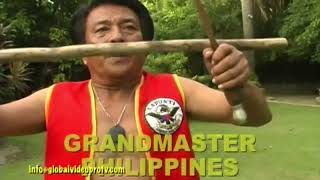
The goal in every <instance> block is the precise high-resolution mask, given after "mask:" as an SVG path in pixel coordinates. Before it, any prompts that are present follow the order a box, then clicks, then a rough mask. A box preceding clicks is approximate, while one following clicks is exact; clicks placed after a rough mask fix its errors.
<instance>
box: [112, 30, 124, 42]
mask: <svg viewBox="0 0 320 180" xmlns="http://www.w3.org/2000/svg"><path fill="white" fill-rule="evenodd" d="M109 42H111V43H117V42H124V37H123V34H122V32H121V29H120V28H119V27H114V28H113V29H112V32H111V35H110V38H109Z"/></svg>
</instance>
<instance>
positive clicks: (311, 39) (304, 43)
mask: <svg viewBox="0 0 320 180" xmlns="http://www.w3.org/2000/svg"><path fill="white" fill-rule="evenodd" d="M319 17H320V1H319V0H309V1H299V0H293V1H292V3H291V4H290V5H289V8H288V11H287V17H286V18H285V19H284V22H283V25H282V27H281V30H280V35H281V36H285V37H287V38H288V39H289V44H290V46H289V49H288V51H287V52H288V55H289V56H293V57H294V59H302V60H304V59H311V60H312V61H316V62H320V41H319V39H320V31H319V29H320V19H319Z"/></svg>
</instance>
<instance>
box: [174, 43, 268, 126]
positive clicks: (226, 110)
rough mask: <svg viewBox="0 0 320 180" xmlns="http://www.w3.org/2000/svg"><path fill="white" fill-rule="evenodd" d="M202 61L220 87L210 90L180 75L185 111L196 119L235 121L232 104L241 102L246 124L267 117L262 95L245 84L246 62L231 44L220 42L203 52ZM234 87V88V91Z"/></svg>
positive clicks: (265, 120)
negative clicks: (215, 46) (215, 47)
mask: <svg viewBox="0 0 320 180" xmlns="http://www.w3.org/2000/svg"><path fill="white" fill-rule="evenodd" d="M203 55H204V60H205V64H206V66H207V69H208V71H209V72H210V73H211V74H212V75H213V80H212V81H213V82H214V83H216V84H217V85H218V87H219V89H220V91H218V90H213V89H210V88H208V87H206V86H204V85H201V84H200V83H197V82H195V81H192V80H188V79H185V78H180V80H181V83H182V87H183V90H184V92H185V96H186V108H187V111H188V113H190V114H191V116H193V117H195V118H196V119H203V120H213V121H217V122H227V123H233V124H238V123H237V122H236V121H235V120H234V119H233V111H232V106H231V105H234V103H238V102H239V101H241V104H242V105H243V107H244V110H245V111H246V113H247V123H246V124H244V125H246V126H260V125H263V124H265V123H267V122H269V121H270V120H271V112H270V110H269V107H268V105H267V103H266V98H265V96H264V94H263V92H262V90H260V89H259V88H257V87H255V86H252V85H249V84H248V79H249V76H250V68H249V63H248V60H247V59H246V57H245V56H244V55H243V53H242V52H240V51H239V50H237V49H236V48H235V47H233V46H231V45H228V44H222V45H220V46H219V47H218V48H217V49H216V50H215V51H214V52H213V51H212V49H205V50H204V51H203ZM234 89H237V90H236V91H235V90H234Z"/></svg>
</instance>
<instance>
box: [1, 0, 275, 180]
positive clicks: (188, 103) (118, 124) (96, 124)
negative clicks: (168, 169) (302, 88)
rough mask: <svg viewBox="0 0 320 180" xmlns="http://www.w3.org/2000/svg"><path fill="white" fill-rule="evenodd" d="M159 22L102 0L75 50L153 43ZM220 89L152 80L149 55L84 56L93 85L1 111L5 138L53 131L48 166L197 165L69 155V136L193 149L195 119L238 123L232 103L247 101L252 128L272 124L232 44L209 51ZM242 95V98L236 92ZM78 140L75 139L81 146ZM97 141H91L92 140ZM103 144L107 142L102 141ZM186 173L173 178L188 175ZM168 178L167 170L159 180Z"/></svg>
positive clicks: (63, 87)
mask: <svg viewBox="0 0 320 180" xmlns="http://www.w3.org/2000/svg"><path fill="white" fill-rule="evenodd" d="M153 33H154V32H153V22H152V19H151V17H150V15H149V12H148V11H147V9H146V8H145V7H144V6H143V5H142V4H141V3H140V2H139V1H138V0H100V1H93V2H92V3H91V4H90V5H89V6H87V7H83V8H81V9H80V10H79V11H78V12H77V13H76V15H75V17H74V21H73V31H72V37H73V39H74V41H75V43H78V44H79V43H107V42H108V43H109V42H111V43H115V42H117V43H119V42H132V41H142V40H152V39H153ZM203 55H204V60H205V63H206V65H207V67H208V69H209V72H210V73H211V74H213V75H214V79H213V82H214V83H216V84H218V85H219V89H220V90H219V91H218V90H214V89H210V88H208V87H206V86H204V85H202V84H199V83H197V82H195V81H192V80H190V79H186V78H183V77H179V76H176V75H170V74H157V75H152V74H149V73H148V72H144V71H143V69H142V68H143V64H144V61H145V58H146V54H136V55H132V56H128V57H104V56H95V57H85V58H83V61H84V64H85V65H86V66H87V67H88V69H89V71H90V74H91V79H90V80H88V81H83V82H68V83H59V84H55V85H53V86H51V87H49V88H46V89H43V90H40V91H38V92H36V93H34V94H32V95H31V96H29V97H26V98H24V99H21V100H18V101H15V102H12V103H9V104H4V105H1V106H0V125H1V128H0V136H10V135H25V134H32V133H39V132H43V131H46V132H47V143H46V159H45V161H46V162H45V165H46V166H47V167H50V166H53V165H54V166H64V167H65V166H72V165H80V164H81V160H82V159H84V158H93V159H97V158H99V157H100V158H101V157H107V158H108V157H119V158H122V159H130V160H131V162H132V168H133V169H138V168H139V160H140V159H141V158H158V159H161V160H163V159H166V158H170V157H171V158H172V157H175V158H180V159H181V158H186V159H190V158H193V157H194V155H193V152H192V151H191V152H184V151H179V152H170V153H169V152H168V153H167V152H162V153H159V152H152V151H151V152H147V153H138V152H136V153H119V152H99V153H94V151H91V152H90V151H84V150H83V149H81V150H80V151H77V152H73V153H71V152H68V151H67V150H66V147H65V143H66V137H68V136H69V135H70V134H75V135H78V136H76V137H79V139H77V140H80V141H81V140H84V136H85V135H88V134H89V135H92V136H96V137H98V138H103V137H104V136H105V135H106V134H109V135H110V136H111V137H112V140H113V141H114V143H115V144H116V143H117V136H118V135H123V136H128V135H133V136H137V135H147V136H154V135H157V134H158V135H159V134H160V135H165V134H171V135H172V139H173V142H175V141H176V140H177V136H178V135H181V134H183V135H185V137H186V139H187V141H188V143H190V142H191V137H190V131H189V126H188V119H187V117H188V118H190V117H192V118H194V119H198V120H207V121H211V122H222V123H230V124H237V122H236V121H235V120H234V119H233V116H232V106H231V105H230V104H231V102H230V101H231V100H230V99H233V98H235V97H236V98H237V99H241V100H242V103H243V107H244V109H245V111H246V113H247V115H248V119H247V123H246V124H244V125H246V126H260V125H263V124H266V123H267V122H269V121H270V120H271V113H270V111H269V108H268V106H267V104H266V101H265V97H264V95H263V93H262V92H261V90H259V89H258V88H257V87H254V86H252V85H249V84H248V82H247V81H248V77H249V67H248V61H247V59H246V58H245V57H244V55H243V54H242V52H240V51H238V50H237V49H236V48H234V47H233V46H231V45H228V44H222V45H220V46H219V47H218V48H217V49H216V50H215V51H212V49H205V50H204V51H203ZM234 88H239V89H240V90H239V91H237V92H234V91H229V90H230V89H234ZM74 140H75V139H74ZM91 140H92V139H91ZM98 143H101V142H98ZM180 172H181V171H179V168H177V169H176V170H173V171H172V173H171V175H172V176H173V177H174V178H176V179H185V180H186V179H190V180H191V179H198V178H199V177H198V176H197V175H195V176H191V175H190V176H188V175H187V176H181V173H180ZM154 176H155V178H157V179H163V178H167V179H168V178H169V177H165V174H164V172H163V170H161V169H160V170H158V171H157V172H156V174H155V175H154ZM45 177H46V179H59V180H60V179H68V180H70V179H72V180H73V179H84V177H83V176H81V175H51V176H50V175H46V176H45ZM91 178H92V179H113V178H115V179H118V178H120V179H126V178H129V179H151V177H150V176H145V177H126V176H124V177H117V176H115V177H113V176H112V177H110V176H97V175H93V176H92V177H91Z"/></svg>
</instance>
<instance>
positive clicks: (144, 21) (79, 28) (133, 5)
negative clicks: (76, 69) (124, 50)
mask: <svg viewBox="0 0 320 180" xmlns="http://www.w3.org/2000/svg"><path fill="white" fill-rule="evenodd" d="M106 4H113V5H119V6H124V7H127V8H129V9H131V10H132V11H133V12H134V13H135V14H136V16H137V17H138V19H139V23H140V28H141V32H142V35H143V40H146V41H149V40H152V39H153V36H154V26H153V21H152V18H151V16H150V14H149V11H148V10H147V8H146V7H145V6H144V5H143V4H142V3H141V2H140V1H139V0H93V1H92V2H91V4H90V5H83V6H81V7H80V8H79V9H78V11H77V12H76V13H75V14H74V16H73V19H72V21H71V25H72V28H71V38H72V40H73V42H74V43H75V44H86V43H87V42H86V40H85V32H86V29H87V27H86V23H87V18H88V16H89V14H90V12H91V11H92V10H94V9H95V8H97V7H98V6H101V5H106Z"/></svg>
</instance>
